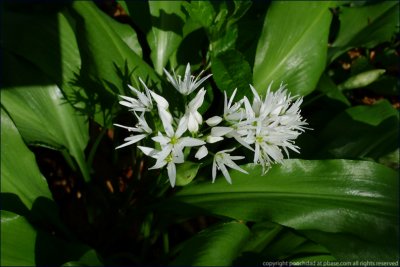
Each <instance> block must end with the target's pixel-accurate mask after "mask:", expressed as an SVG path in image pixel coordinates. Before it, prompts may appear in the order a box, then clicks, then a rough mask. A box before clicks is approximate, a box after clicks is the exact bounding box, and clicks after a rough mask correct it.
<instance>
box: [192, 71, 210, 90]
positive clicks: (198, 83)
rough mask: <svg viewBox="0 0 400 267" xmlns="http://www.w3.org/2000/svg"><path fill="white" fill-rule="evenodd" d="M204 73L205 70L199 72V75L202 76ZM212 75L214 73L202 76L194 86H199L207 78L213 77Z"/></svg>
mask: <svg viewBox="0 0 400 267" xmlns="http://www.w3.org/2000/svg"><path fill="white" fill-rule="evenodd" d="M202 73H203V72H201V73H200V74H199V76H200V75H201V74H202ZM211 76H212V74H208V75H207V76H205V77H203V78H201V79H200V80H199V81H197V82H195V84H194V85H193V88H197V87H199V86H200V85H201V84H202V83H203V82H204V81H205V80H207V79H208V78H209V77H211Z"/></svg>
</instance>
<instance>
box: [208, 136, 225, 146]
mask: <svg viewBox="0 0 400 267" xmlns="http://www.w3.org/2000/svg"><path fill="white" fill-rule="evenodd" d="M221 140H224V138H223V137H220V136H212V135H209V136H207V139H206V141H207V143H209V144H213V143H216V142H219V141H221Z"/></svg>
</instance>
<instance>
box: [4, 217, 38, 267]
mask: <svg viewBox="0 0 400 267" xmlns="http://www.w3.org/2000/svg"><path fill="white" fill-rule="evenodd" d="M35 240H36V230H35V229H34V228H33V226H32V225H30V224H29V223H28V222H27V221H26V219H25V218H24V217H22V216H20V215H17V214H15V213H12V212H7V211H3V210H2V211H1V266H36V262H35Z"/></svg>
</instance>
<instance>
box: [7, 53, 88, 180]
mask: <svg viewBox="0 0 400 267" xmlns="http://www.w3.org/2000/svg"><path fill="white" fill-rule="evenodd" d="M12 62H13V64H12V65H11V66H10V69H9V70H8V71H7V72H8V76H7V77H6V79H5V80H6V82H7V85H6V86H7V87H6V88H4V89H2V90H1V104H2V105H3V107H4V108H5V109H6V110H7V112H8V113H9V114H10V116H11V118H12V119H13V121H14V122H15V124H16V126H17V128H18V130H19V132H20V133H21V135H22V137H23V138H24V140H25V141H26V142H27V143H36V144H41V145H46V146H50V147H52V148H55V149H60V150H62V149H67V150H68V152H69V153H70V154H71V155H72V156H73V157H74V158H75V160H76V162H77V163H78V165H79V167H80V169H81V172H82V174H83V176H84V178H85V180H86V181H89V180H90V177H89V170H88V168H87V165H86V159H85V155H84V150H85V148H86V145H87V142H88V139H89V134H88V125H87V121H86V117H84V116H82V115H80V114H79V113H77V111H76V110H75V109H74V108H73V107H72V106H71V105H70V104H69V103H68V102H67V101H66V99H65V97H64V95H63V93H62V91H61V90H60V88H59V87H58V86H57V85H40V84H41V83H40V82H38V83H35V81H43V80H44V81H47V78H46V77H44V76H43V73H41V72H40V71H38V70H37V69H35V68H33V67H32V66H29V65H27V64H23V62H22V61H18V60H16V59H15V58H14V60H13V61H12ZM18 79H25V80H26V83H30V84H39V85H31V86H29V85H26V86H19V87H13V86H12V85H13V84H14V81H15V80H18ZM48 83H50V82H48ZM8 85H10V86H8Z"/></svg>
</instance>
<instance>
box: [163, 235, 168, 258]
mask: <svg viewBox="0 0 400 267" xmlns="http://www.w3.org/2000/svg"><path fill="white" fill-rule="evenodd" d="M162 236H163V248H164V254H165V255H168V253H169V236H168V232H164V233H163V235H162Z"/></svg>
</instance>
